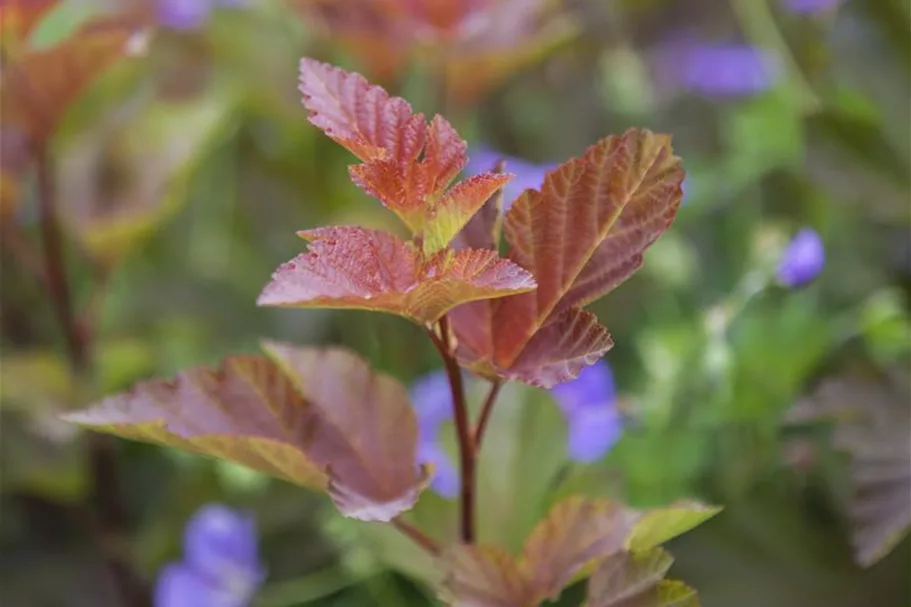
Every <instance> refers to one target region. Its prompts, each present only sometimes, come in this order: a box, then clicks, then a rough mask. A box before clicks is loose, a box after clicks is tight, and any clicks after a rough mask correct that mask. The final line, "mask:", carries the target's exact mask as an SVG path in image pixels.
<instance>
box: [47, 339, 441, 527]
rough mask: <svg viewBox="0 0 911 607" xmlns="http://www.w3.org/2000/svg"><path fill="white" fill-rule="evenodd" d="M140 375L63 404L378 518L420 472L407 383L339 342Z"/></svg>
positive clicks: (388, 513) (416, 485)
mask: <svg viewBox="0 0 911 607" xmlns="http://www.w3.org/2000/svg"><path fill="white" fill-rule="evenodd" d="M264 347H265V349H266V352H267V354H268V356H255V355H243V356H233V357H229V358H227V359H225V360H224V361H223V362H222V363H221V365H220V366H219V367H218V368H216V369H211V368H206V367H197V368H193V369H190V370H188V371H185V372H183V373H181V374H180V375H178V376H177V377H176V378H175V379H174V380H170V381H165V380H151V381H146V382H143V383H140V384H138V385H137V386H135V387H134V388H133V389H132V390H131V391H129V392H127V393H124V394H120V395H117V396H113V397H110V398H107V399H105V400H103V401H101V402H100V403H98V404H97V405H95V406H93V407H91V408H89V409H87V410H84V411H81V412H76V413H71V414H68V415H66V416H65V419H67V420H68V421H71V422H74V423H77V424H80V425H82V426H85V427H87V428H89V429H93V430H97V431H101V432H106V433H109V434H115V435H118V436H122V437H124V438H131V439H135V440H140V441H144V442H152V443H157V444H162V445H166V446H169V447H175V448H179V449H184V450H188V451H191V452H195V453H199V454H203V455H208V456H212V457H218V458H221V459H226V460H229V461H233V462H236V463H239V464H243V465H245V466H249V467H251V468H254V469H256V470H259V471H260V472H263V473H265V474H269V475H271V476H275V477H278V478H281V479H284V480H287V481H290V482H292V483H295V484H298V485H302V486H305V487H310V488H314V489H325V490H327V491H328V493H329V495H330V497H331V498H332V500H333V501H334V502H335V504H336V506H337V507H338V508H339V510H340V511H341V512H342V513H343V514H344V515H346V516H349V517H352V518H357V519H361V520H380V521H388V520H391V519H392V518H393V517H395V516H397V515H398V514H400V513H401V512H403V511H404V510H407V509H408V508H410V507H411V506H412V505H413V504H414V502H415V501H416V500H417V497H418V494H419V493H420V491H421V490H422V489H423V488H424V486H425V485H426V484H427V481H428V473H429V470H428V469H426V468H423V467H421V466H419V465H418V464H417V462H416V459H415V450H416V438H417V425H416V424H417V422H416V420H415V417H414V413H413V410H412V408H411V405H410V404H409V400H408V394H407V390H406V389H405V387H404V386H402V385H401V384H400V383H399V382H397V381H396V380H394V379H393V378H391V377H389V376H386V375H382V374H375V373H373V372H372V371H371V370H370V369H369V367H368V366H367V365H366V363H365V362H364V361H363V360H361V359H360V358H358V357H357V356H356V355H354V354H352V353H350V352H348V351H346V350H342V349H337V348H329V349H316V348H298V347H295V346H291V345H287V344H281V343H274V342H269V343H266V344H265V346H264Z"/></svg>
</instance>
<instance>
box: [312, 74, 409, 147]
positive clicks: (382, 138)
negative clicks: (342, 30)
mask: <svg viewBox="0 0 911 607" xmlns="http://www.w3.org/2000/svg"><path fill="white" fill-rule="evenodd" d="M300 92H301V94H302V96H303V103H304V107H305V108H307V110H308V111H309V113H310V122H311V123H313V124H314V125H315V126H317V127H319V128H320V129H321V130H322V131H323V132H324V133H326V135H328V136H329V137H331V138H332V139H333V140H335V141H336V142H338V143H339V144H340V145H342V146H343V147H345V148H346V149H347V150H348V151H350V152H351V153H352V154H354V155H355V156H357V157H358V158H359V159H361V160H362V161H364V162H370V161H372V160H383V159H386V160H390V161H393V162H395V163H397V164H411V163H412V162H414V161H415V160H417V157H418V155H419V154H420V152H421V150H422V149H423V147H424V139H425V137H426V132H427V125H426V122H425V121H424V116H423V115H422V114H417V115H415V114H413V113H412V111H411V105H409V104H408V102H407V101H405V100H404V99H402V98H401V97H391V96H390V95H389V94H388V93H387V92H386V91H385V90H383V88H382V87H380V86H375V85H371V84H370V83H369V82H367V80H366V79H365V78H364V77H363V76H361V75H360V74H356V73H353V72H346V71H345V70H343V69H341V68H338V67H335V66H332V65H329V64H328V63H322V62H320V61H316V60H313V59H307V58H304V59H301V62H300Z"/></svg>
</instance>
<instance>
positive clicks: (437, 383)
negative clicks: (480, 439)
mask: <svg viewBox="0 0 911 607" xmlns="http://www.w3.org/2000/svg"><path fill="white" fill-rule="evenodd" d="M411 401H412V403H414V411H415V415H416V416H417V420H418V453H417V457H418V461H419V462H421V463H428V462H429V463H432V464H433V465H434V469H435V472H434V477H433V480H432V481H431V483H430V488H431V489H432V490H433V491H435V492H436V493H438V494H439V495H441V496H443V497H445V498H448V499H454V498H455V497H456V496H458V494H459V484H460V483H459V474H458V472H457V471H456V467H455V465H454V464H453V462H452V460H451V459H450V457H449V455H448V454H447V453H446V452H445V450H444V449H443V447H442V445H441V443H440V426H442V425H443V423H444V422H446V421H448V420H449V419H452V393H451V392H450V388H449V379H448V378H447V377H446V374H445V373H444V372H443V371H442V370H440V371H434V372H432V373H428V374H427V375H424V376H423V377H421V378H419V379H418V380H417V381H415V382H414V384H412V386H411Z"/></svg>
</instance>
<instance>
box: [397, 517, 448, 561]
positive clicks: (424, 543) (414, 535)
mask: <svg viewBox="0 0 911 607" xmlns="http://www.w3.org/2000/svg"><path fill="white" fill-rule="evenodd" d="M392 525H393V527H395V528H396V529H398V530H399V531H401V532H402V533H403V534H405V535H406V536H408V538H409V539H411V540H412V541H414V543H415V544H417V545H418V546H420V547H421V548H423V549H424V550H426V551H427V552H428V553H430V554H432V555H433V556H439V555H440V553H441V552H442V550H441V549H440V545H439V544H438V543H437V542H436V540H434V539H433V538H432V537H430V536H429V535H427V534H425V533H424V532H423V531H421V530H420V529H418V528H417V527H415V526H414V525H412V524H411V523H409V522H408V521H405V520H403V519H401V518H395V519H392Z"/></svg>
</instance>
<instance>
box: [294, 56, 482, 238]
mask: <svg viewBox="0 0 911 607" xmlns="http://www.w3.org/2000/svg"><path fill="white" fill-rule="evenodd" d="M300 90H301V93H302V95H303V103H304V106H305V107H306V108H307V110H308V111H309V113H310V122H312V123H313V124H314V125H316V126H317V127H319V128H320V129H322V130H323V131H324V132H325V133H326V134H327V135H328V136H329V137H331V138H332V139H333V140H335V141H337V142H338V143H339V144H341V145H342V146H344V147H345V148H347V149H348V150H349V151H351V152H352V153H353V154H354V155H355V156H357V157H358V158H359V159H360V160H362V161H363V163H362V164H359V165H354V166H351V167H349V173H350V175H351V180H352V181H353V182H354V183H355V184H356V185H358V186H359V187H360V188H361V189H363V190H364V191H365V192H366V193H367V194H369V195H371V196H373V197H375V198H377V199H379V200H380V202H382V203H383V204H384V205H385V206H386V207H387V208H389V209H391V210H392V211H393V212H395V213H396V214H397V215H398V216H399V218H400V219H401V220H402V221H403V222H404V223H405V225H407V226H408V228H409V229H410V230H411V232H412V233H413V234H414V235H415V236H416V237H422V238H423V240H424V241H425V242H427V243H429V244H428V246H427V247H426V249H425V250H426V251H427V252H430V253H432V252H436V251H437V250H439V249H441V248H442V247H443V246H445V245H446V244H448V243H449V242H450V241H451V240H452V238H453V237H454V236H455V235H456V233H457V232H458V231H459V230H460V229H461V228H462V226H464V224H465V222H466V221H468V219H469V218H470V217H471V214H470V213H469V211H471V212H473V211H475V210H477V209H478V207H480V205H481V204H483V202H484V200H480V201H478V200H476V198H477V197H478V196H481V195H483V191H482V190H483V187H482V185H483V184H482V183H481V182H480V181H473V182H471V185H469V186H462V187H459V186H457V187H456V188H453V189H452V190H450V191H449V193H448V194H447V193H445V190H446V188H447V187H449V184H450V183H451V182H452V180H453V179H455V177H456V175H458V174H459V172H460V171H461V170H462V169H463V168H464V167H465V164H466V163H467V161H468V157H467V156H466V153H465V152H466V149H467V144H466V143H465V141H464V140H462V138H461V137H459V135H458V133H456V131H455V129H454V128H453V127H452V125H451V124H449V122H447V121H446V119H445V118H443V117H442V116H434V117H433V120H431V121H430V124H429V125H428V124H427V122H426V121H425V119H424V116H423V114H413V113H412V111H411V106H410V105H409V104H408V102H407V101H405V100H404V99H401V98H399V97H392V96H390V95H389V94H388V93H387V92H386V91H385V90H383V88H382V87H379V86H375V85H371V84H370V83H369V82H367V80H365V79H364V78H363V77H362V76H360V75H359V74H355V73H350V72H346V71H344V70H342V69H340V68H337V67H334V66H331V65H328V64H325V63H321V62H318V61H314V60H312V59H302V60H301V84H300ZM497 179H499V178H497ZM485 199H486V196H485ZM428 224H429V227H428ZM425 230H426V231H427V234H426V237H424V233H425Z"/></svg>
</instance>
